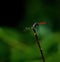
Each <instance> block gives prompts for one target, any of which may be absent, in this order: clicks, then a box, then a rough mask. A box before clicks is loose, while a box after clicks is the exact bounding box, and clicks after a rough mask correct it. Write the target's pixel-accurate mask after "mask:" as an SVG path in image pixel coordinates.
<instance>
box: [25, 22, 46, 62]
mask: <svg viewBox="0 0 60 62" xmlns="http://www.w3.org/2000/svg"><path fill="white" fill-rule="evenodd" d="M41 24H47V22H38V23H36V22H35V23H34V24H33V25H32V27H31V28H26V29H27V30H29V29H32V30H33V33H34V36H35V39H36V43H37V45H38V47H39V50H40V53H41V57H42V61H43V62H45V57H44V54H43V51H42V48H41V45H40V42H39V39H38V36H37V33H36V28H37V27H38V26H39V25H41Z"/></svg>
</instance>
